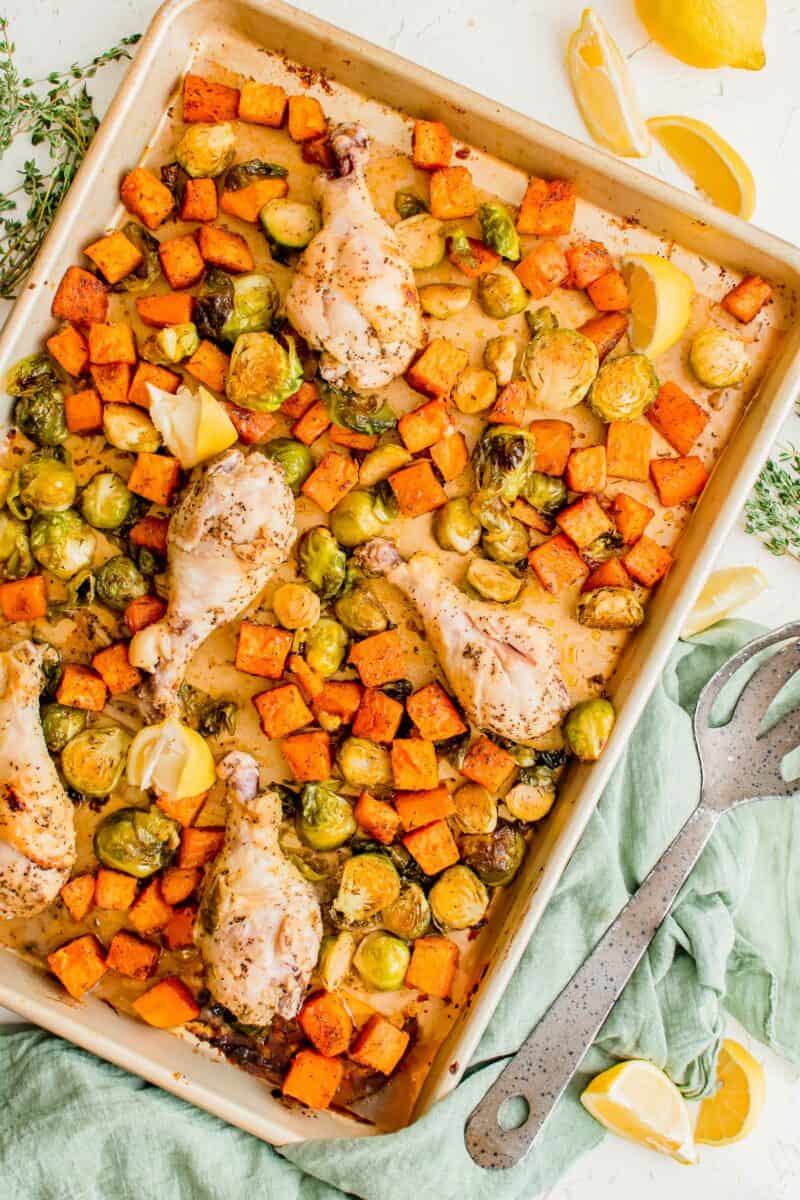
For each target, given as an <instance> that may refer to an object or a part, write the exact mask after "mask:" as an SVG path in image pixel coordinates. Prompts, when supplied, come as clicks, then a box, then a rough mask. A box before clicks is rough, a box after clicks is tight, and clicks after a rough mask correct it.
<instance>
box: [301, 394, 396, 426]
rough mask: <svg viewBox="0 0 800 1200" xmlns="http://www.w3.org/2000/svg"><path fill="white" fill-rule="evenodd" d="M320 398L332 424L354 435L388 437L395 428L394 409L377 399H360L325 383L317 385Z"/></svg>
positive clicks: (360, 395) (370, 397)
mask: <svg viewBox="0 0 800 1200" xmlns="http://www.w3.org/2000/svg"><path fill="white" fill-rule="evenodd" d="M320 394H321V397H322V403H323V404H324V405H325V408H326V410H327V412H328V416H329V417H330V418H331V420H332V421H333V422H335V424H337V425H344V427H345V429H352V431H353V432H354V433H366V434H381V433H388V432H389V430H390V429H394V427H395V426H396V424H397V416H396V414H395V411H394V409H393V408H391V407H390V406H389V405H388V404H387V403H386V401H385V400H383V399H382V398H381V397H380V396H368V395H363V394H362V393H360V392H351V391H349V390H348V389H347V388H340V387H335V386H334V385H333V384H332V383H324V382H323V383H321V384H320Z"/></svg>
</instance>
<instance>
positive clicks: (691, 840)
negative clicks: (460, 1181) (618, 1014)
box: [466, 804, 721, 1168]
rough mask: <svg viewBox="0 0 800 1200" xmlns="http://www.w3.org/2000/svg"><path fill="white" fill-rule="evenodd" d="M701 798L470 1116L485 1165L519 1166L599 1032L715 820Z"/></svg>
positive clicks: (471, 1143)
mask: <svg viewBox="0 0 800 1200" xmlns="http://www.w3.org/2000/svg"><path fill="white" fill-rule="evenodd" d="M720 815H721V814H720V812H719V811H715V810H714V809H712V808H708V807H706V806H705V805H704V804H700V805H699V806H698V807H697V808H696V809H695V811H694V812H693V813H692V815H691V817H689V820H688V821H687V822H686V824H685V825H684V826H683V828H682V829H681V831H680V833H679V834H678V835H677V837H676V838H675V840H674V841H673V842H672V843H671V845H670V846H668V847H667V849H666V850H665V852H664V854H663V855H662V857H661V858H660V859H659V861H658V862H657V863H656V865H655V867H653V869H652V871H651V872H650V874H649V875H648V876H647V877H646V878H645V880H644V882H643V883H642V885H641V887H640V888H639V890H638V891H637V892H636V894H635V895H634V896H632V897H631V899H630V900H629V901H628V903H627V904H626V905H625V907H624V908H623V910H622V912H621V913H620V914H619V916H618V917H617V919H616V920H615V921H614V922H613V924H612V925H610V926H609V927H608V929H607V930H606V932H605V933H604V934H603V936H602V938H601V939H600V941H599V942H598V944H597V946H596V947H595V949H594V950H593V951H592V953H591V954H590V955H589V957H588V958H587V959H586V961H585V962H584V964H583V966H582V967H580V968H579V969H578V970H577V971H576V972H575V974H574V975H573V976H572V979H570V981H569V983H568V984H567V985H566V987H565V988H564V990H563V991H562V992H561V993H560V994H559V995H558V996H557V997H556V999H555V1000H554V1001H553V1003H552V1004H551V1006H550V1008H549V1009H548V1010H547V1012H546V1013H545V1015H544V1016H543V1017H542V1019H541V1021H540V1022H539V1024H538V1025H537V1026H536V1028H535V1029H534V1030H533V1032H532V1033H531V1035H530V1036H529V1037H528V1039H527V1041H525V1042H524V1043H523V1044H522V1046H521V1047H520V1049H519V1050H518V1051H517V1053H516V1055H515V1056H514V1058H513V1059H512V1060H511V1062H510V1063H509V1064H508V1066H507V1067H506V1068H505V1070H504V1071H503V1073H502V1074H501V1075H500V1076H499V1077H498V1078H497V1079H496V1080H495V1082H494V1084H493V1085H492V1087H491V1088H490V1089H489V1091H488V1092H487V1093H486V1095H485V1096H484V1098H483V1100H481V1102H480V1104H478V1105H477V1107H476V1108H475V1109H474V1110H473V1112H472V1113H471V1114H470V1117H469V1119H468V1121H467V1128H466V1143H467V1149H468V1150H469V1153H470V1154H471V1155H472V1157H473V1159H474V1160H475V1162H476V1163H478V1165H479V1166H481V1167H493V1168H500V1167H513V1166H515V1165H516V1164H517V1163H518V1162H519V1161H520V1160H521V1159H522V1158H524V1157H525V1155H526V1154H527V1152H528V1150H530V1148H531V1146H532V1145H533V1142H534V1141H535V1140H536V1138H537V1137H538V1135H539V1133H540V1131H541V1129H542V1126H543V1125H544V1123H545V1121H546V1120H547V1118H548V1117H549V1116H550V1114H551V1113H552V1111H553V1109H554V1108H555V1106H556V1103H557V1101H558V1100H559V1098H560V1096H561V1095H562V1093H563V1092H564V1090H565V1088H566V1087H567V1085H568V1084H569V1082H570V1080H571V1079H572V1077H573V1075H574V1074H575V1072H576V1070H577V1069H578V1066H579V1065H580V1062H581V1059H582V1058H583V1056H584V1054H585V1053H586V1051H587V1050H588V1049H589V1047H590V1046H591V1044H592V1042H593V1041H594V1040H595V1038H596V1036H597V1034H598V1033H599V1031H600V1029H601V1028H602V1025H603V1023H604V1021H605V1020H606V1017H607V1016H608V1014H609V1013H610V1012H611V1009H612V1008H613V1006H614V1002H615V1001H616V1000H617V999H618V997H619V995H620V993H621V992H622V990H623V988H624V987H625V984H626V983H627V982H628V980H629V979H630V977H631V975H632V974H633V971H634V968H635V967H636V965H637V963H638V962H639V961H640V960H641V958H642V956H643V955H644V952H645V951H646V950H647V947H648V946H649V945H650V942H651V941H652V939H653V936H654V935H655V932H656V930H657V929H658V927H659V925H660V924H661V922H662V921H663V920H664V918H665V917H666V916H667V914H668V913H669V910H670V908H671V907H672V903H673V901H674V900H675V897H676V896H677V894H678V892H679V891H680V889H681V886H682V885H683V883H684V881H685V880H686V877H687V875H688V874H689V872H690V871H691V869H692V867H693V866H694V864H695V862H696V861H697V859H698V857H699V855H700V852H701V851H702V849H703V847H704V846H705V845H706V843H707V841H708V839H709V838H710V836H711V833H712V831H713V829H714V826H715V825H716V823H717V821H718V819H719V817H720ZM515 1097H521V1098H522V1099H523V1100H525V1101H526V1102H527V1104H528V1110H529V1111H528V1116H527V1119H526V1120H525V1121H524V1123H523V1124H522V1125H520V1126H519V1127H518V1128H517V1129H503V1127H502V1126H501V1125H500V1123H499V1120H498V1115H499V1112H500V1109H501V1107H502V1105H503V1103H504V1102H505V1101H506V1100H509V1099H511V1098H515Z"/></svg>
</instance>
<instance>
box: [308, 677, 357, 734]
mask: <svg viewBox="0 0 800 1200" xmlns="http://www.w3.org/2000/svg"><path fill="white" fill-rule="evenodd" d="M362 695H363V688H362V687H361V684H360V683H356V681H355V680H354V679H326V680H325V682H324V683H323V685H322V687H321V688H320V689H319V691H318V692H317V694H316V695H315V696H314V699H313V702H312V703H313V708H314V716H315V717H316V718H317V720H318V721H319V723H320V725H322V727H323V729H328V730H331V731H333V730H336V729H339V728H340V726H342V725H349V724H350V722H351V721H352V720H353V717H354V716H355V715H356V713H357V712H358V706H359V705H360V703H361V697H362Z"/></svg>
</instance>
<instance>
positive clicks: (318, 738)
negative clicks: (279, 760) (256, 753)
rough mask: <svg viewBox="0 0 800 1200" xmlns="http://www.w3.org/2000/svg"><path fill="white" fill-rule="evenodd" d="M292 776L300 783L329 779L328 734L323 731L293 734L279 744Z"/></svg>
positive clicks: (330, 757) (331, 763)
mask: <svg viewBox="0 0 800 1200" xmlns="http://www.w3.org/2000/svg"><path fill="white" fill-rule="evenodd" d="M281 752H282V753H283V757H284V759H285V760H286V765H287V766H288V768H289V770H290V771H291V772H292V775H293V776H294V778H295V779H297V780H298V781H299V782H301V783H308V782H311V781H318V780H322V779H329V778H330V774H331V769H332V766H333V759H332V756H331V738H330V734H329V733H327V732H326V731H325V730H324V729H311V730H309V731H308V733H293V734H292V735H291V736H290V737H287V738H284V739H283V741H282V742H281Z"/></svg>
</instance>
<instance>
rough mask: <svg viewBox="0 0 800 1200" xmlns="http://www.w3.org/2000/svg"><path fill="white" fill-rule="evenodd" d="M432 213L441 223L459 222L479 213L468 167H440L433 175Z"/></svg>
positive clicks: (431, 186)
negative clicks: (463, 218) (462, 218)
mask: <svg viewBox="0 0 800 1200" xmlns="http://www.w3.org/2000/svg"><path fill="white" fill-rule="evenodd" d="M430 196H431V213H432V215H433V216H434V217H438V218H439V220H440V221H457V220H459V219H460V218H461V217H471V216H474V214H475V213H476V212H477V209H478V197H477V195H476V193H475V186H474V184H473V182H472V176H471V175H470V173H469V170H468V169H467V168H466V167H440V168H439V169H438V170H436V171H434V172H433V174H432V175H431V182H430Z"/></svg>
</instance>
